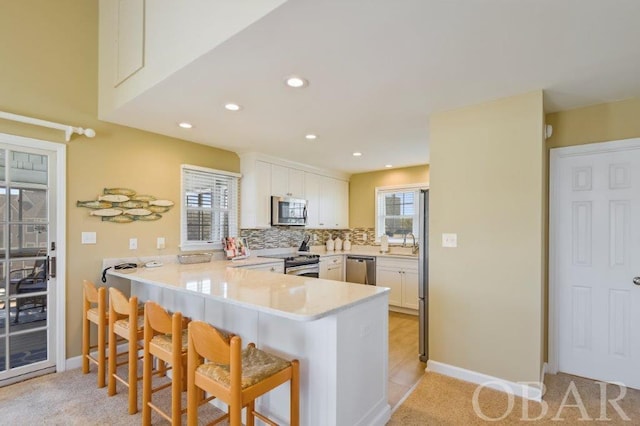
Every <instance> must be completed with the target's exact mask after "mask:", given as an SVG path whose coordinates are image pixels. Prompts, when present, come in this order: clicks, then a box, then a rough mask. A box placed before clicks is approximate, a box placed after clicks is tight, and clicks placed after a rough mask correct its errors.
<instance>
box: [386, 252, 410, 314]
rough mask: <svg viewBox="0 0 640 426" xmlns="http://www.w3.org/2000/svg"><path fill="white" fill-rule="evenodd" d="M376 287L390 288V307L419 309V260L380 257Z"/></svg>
mask: <svg viewBox="0 0 640 426" xmlns="http://www.w3.org/2000/svg"><path fill="white" fill-rule="evenodd" d="M376 265H377V268H376V285H377V286H381V287H389V289H390V293H389V305H391V306H397V307H401V308H407V309H415V310H417V309H418V285H419V283H418V260H417V259H397V258H386V257H382V256H379V257H378V260H377V263H376Z"/></svg>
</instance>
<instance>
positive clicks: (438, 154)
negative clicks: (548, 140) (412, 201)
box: [429, 92, 545, 381]
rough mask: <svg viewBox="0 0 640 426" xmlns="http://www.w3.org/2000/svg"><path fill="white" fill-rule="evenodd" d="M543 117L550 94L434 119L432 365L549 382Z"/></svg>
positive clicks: (431, 191)
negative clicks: (543, 376)
mask: <svg viewBox="0 0 640 426" xmlns="http://www.w3.org/2000/svg"><path fill="white" fill-rule="evenodd" d="M543 118H544V117H543V105H542V92H534V93H529V94H525V95H521V96H516V97H512V98H508V99H502V100H498V101H495V102H490V103H485V104H482V105H477V106H472V107H468V108H464V109H460V110H456V111H451V112H446V113H441V114H436V115H434V116H432V118H431V122H430V129H431V136H430V141H431V146H430V152H431V163H430V165H431V170H430V174H431V176H430V180H431V182H430V211H429V227H430V239H429V256H430V270H429V285H430V289H429V297H430V300H429V306H430V308H429V309H430V310H429V332H430V336H429V344H430V346H429V350H430V353H429V355H430V356H429V358H430V360H433V361H438V362H442V363H445V364H449V365H453V366H456V367H461V368H465V369H468V370H472V371H476V372H481V373H484V374H488V375H491V376H495V377H498V378H502V379H506V380H510V381H533V380H539V378H540V370H541V367H542V339H543V324H542V317H543V293H542V292H543V287H544V286H543V281H544V279H543V270H544V259H543V252H544V244H545V241H544V238H543V233H544V214H543V203H542V200H543V196H544V165H545V151H544V143H543V138H542V127H543ZM443 233H457V235H458V247H457V248H443V247H442V245H441V238H442V234H443Z"/></svg>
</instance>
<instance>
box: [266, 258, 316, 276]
mask: <svg viewBox="0 0 640 426" xmlns="http://www.w3.org/2000/svg"><path fill="white" fill-rule="evenodd" d="M259 257H269V258H272V259H284V273H285V274H287V275H298V276H302V277H312V278H318V277H319V276H320V256H318V255H317V254H296V253H287V254H270V255H264V256H259Z"/></svg>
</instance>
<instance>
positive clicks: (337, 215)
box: [318, 176, 349, 229]
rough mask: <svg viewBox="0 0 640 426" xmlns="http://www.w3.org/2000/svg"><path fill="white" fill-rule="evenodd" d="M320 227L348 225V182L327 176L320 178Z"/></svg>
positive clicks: (331, 227) (337, 227) (332, 227)
mask: <svg viewBox="0 0 640 426" xmlns="http://www.w3.org/2000/svg"><path fill="white" fill-rule="evenodd" d="M319 202H320V211H319V213H318V216H319V217H318V225H319V227H320V228H328V229H343V228H348V227H349V182H346V181H343V180H340V179H334V178H332V177H328V176H321V178H320V200H319Z"/></svg>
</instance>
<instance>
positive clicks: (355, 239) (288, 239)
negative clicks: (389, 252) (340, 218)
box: [240, 226, 375, 250]
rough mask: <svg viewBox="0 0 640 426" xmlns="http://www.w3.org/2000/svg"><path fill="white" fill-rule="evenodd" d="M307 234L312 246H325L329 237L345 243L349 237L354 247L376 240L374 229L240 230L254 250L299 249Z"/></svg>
mask: <svg viewBox="0 0 640 426" xmlns="http://www.w3.org/2000/svg"><path fill="white" fill-rule="evenodd" d="M305 234H309V235H311V245H312V246H322V245H324V244H325V242H326V241H327V239H328V238H329V237H331V238H333V239H335V238H336V237H338V236H339V237H340V239H342V240H343V241H344V240H345V239H346V238H347V236H349V239H350V240H351V244H352V245H370V244H373V241H374V239H375V229H374V228H351V229H304V228H295V227H287V226H274V227H272V228H267V229H241V230H240V236H241V237H243V238H246V239H247V242H248V243H249V248H251V249H253V250H261V249H271V248H289V247H298V246H299V245H300V243H301V242H302V240H303V238H304V236H305ZM365 235H366V237H365ZM314 236H315V238H314Z"/></svg>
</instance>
